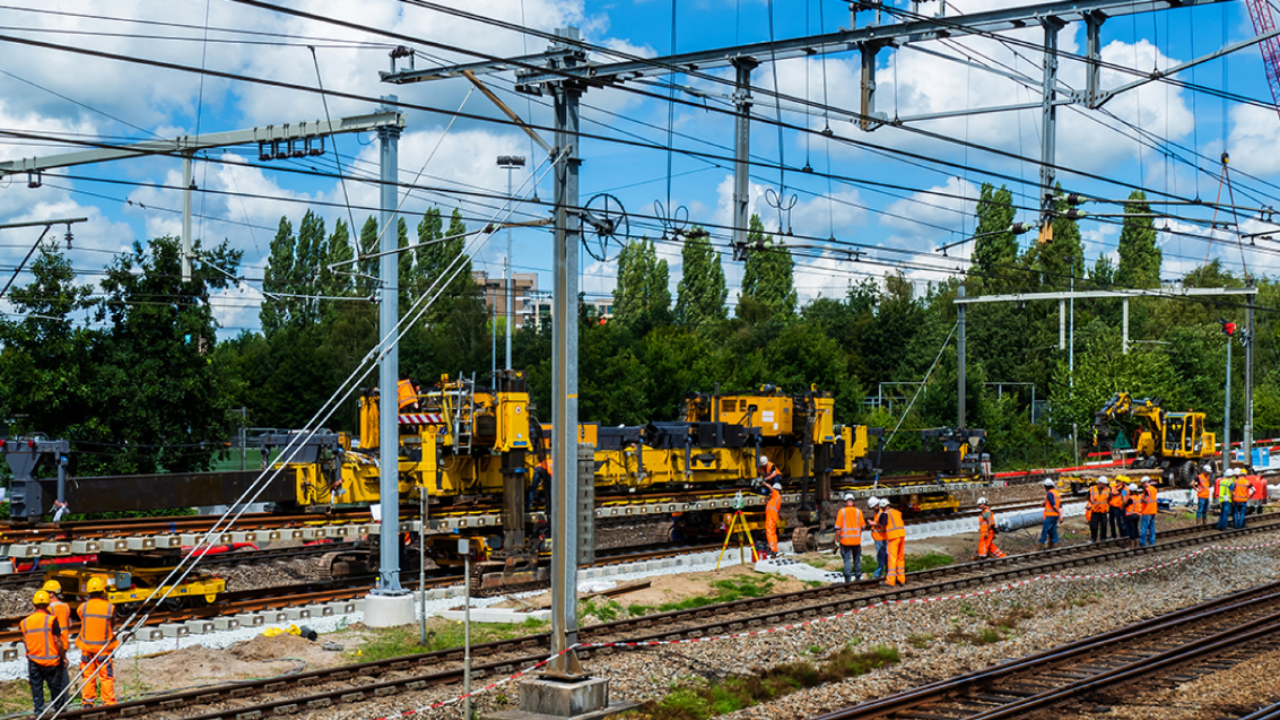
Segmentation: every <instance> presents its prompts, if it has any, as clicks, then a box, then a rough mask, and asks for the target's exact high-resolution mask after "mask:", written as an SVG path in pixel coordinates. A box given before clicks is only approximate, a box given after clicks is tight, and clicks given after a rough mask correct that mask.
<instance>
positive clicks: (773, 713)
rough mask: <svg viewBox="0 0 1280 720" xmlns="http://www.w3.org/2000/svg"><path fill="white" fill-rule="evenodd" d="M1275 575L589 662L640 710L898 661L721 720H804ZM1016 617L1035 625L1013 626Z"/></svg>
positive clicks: (1219, 567) (870, 617)
mask: <svg viewBox="0 0 1280 720" xmlns="http://www.w3.org/2000/svg"><path fill="white" fill-rule="evenodd" d="M1276 539H1280V533H1268V534H1259V535H1255V536H1251V537H1250V538H1249V539H1248V540H1247V541H1244V542H1247V543H1248V544H1255V543H1261V542H1267V541H1274V540H1276ZM1186 552H1187V551H1186V550H1170V551H1167V552H1164V553H1157V554H1154V555H1146V556H1142V557H1135V558H1126V559H1120V560H1115V561H1110V562H1105V563H1100V564H1098V565H1097V566H1094V567H1093V568H1090V569H1089V570H1088V571H1087V572H1090V573H1105V572H1117V571H1124V570H1133V569H1138V568H1142V567H1148V566H1151V565H1154V564H1157V563H1159V562H1164V561H1167V560H1171V559H1173V558H1176V557H1180V556H1181V555H1183V554H1186ZM1080 572H1086V571H1084V570H1082V571H1080ZM1278 574H1280V546H1277V547H1271V548H1265V549H1259V550H1243V551H1234V552H1231V551H1212V552H1209V553H1205V554H1203V555H1200V556H1198V557H1196V558H1193V559H1191V560H1189V561H1187V562H1184V563H1180V564H1178V565H1175V566H1172V567H1169V568H1164V569H1160V570H1156V571H1152V572H1149V573H1144V574H1142V575H1137V576H1132V577H1126V578H1111V579H1098V580H1083V581H1075V582H1051V581H1045V582H1039V583H1035V584H1032V585H1028V586H1024V587H1020V588H1017V589H1015V590H1012V591H1008V592H1002V593H998V594H994V595H989V596H984V597H980V598H972V599H966V600H956V601H945V602H940V603H931V604H929V605H900V606H895V607H892V608H876V609H873V610H870V611H867V612H864V613H859V614H857V615H854V616H852V617H847V618H842V619H840V620H836V621H831V622H826V623H822V624H819V625H816V626H811V627H807V628H801V629H797V630H794V631H791V632H785V633H776V634H771V635H765V636H759V637H751V638H739V639H734V640H724V641H717V642H712V643H705V644H687V645H670V646H660V647H656V648H653V649H646V650H639V651H629V652H616V653H613V654H611V655H601V656H597V657H595V658H593V659H591V660H589V661H588V662H587V663H586V667H587V670H588V671H589V672H591V673H593V674H596V675H600V676H605V677H608V678H610V680H611V684H610V694H611V696H612V697H615V698H624V699H627V700H634V701H644V700H649V699H656V698H661V697H663V696H665V695H666V693H667V692H668V691H669V690H670V689H671V687H672V686H673V685H675V684H678V683H680V682H688V681H691V680H695V679H697V678H702V679H706V680H714V679H720V678H723V677H726V676H728V675H730V674H734V673H743V672H745V671H748V670H750V669H751V668H754V667H763V666H768V665H775V664H778V663H782V662H789V661H794V660H800V659H806V660H811V661H814V660H820V659H821V658H822V657H823V656H825V655H826V654H828V653H830V652H832V651H834V650H837V649H839V648H841V647H843V646H844V645H846V644H850V645H854V646H859V647H870V646H874V645H888V646H893V647H896V648H898V649H899V651H900V653H901V657H902V661H901V662H900V663H898V664H897V665H895V666H891V667H889V668H886V669H884V670H879V671H875V672H872V673H869V674H867V675H864V676H862V677H858V678H853V679H849V680H846V681H843V682H839V683H833V684H829V685H826V686H823V687H819V688H816V689H813V690H810V691H807V692H803V693H796V694H793V695H789V696H786V697H783V698H780V699H778V700H775V701H773V702H770V703H767V704H764V705H758V706H755V707H752V708H747V709H745V710H741V711H739V712H736V713H733V714H730V715H725V716H722V717H724V718H730V719H733V720H738V719H741V718H760V719H765V718H780V717H786V718H802V717H807V716H809V715H812V714H815V713H819V712H823V711H828V710H834V709H837V708H839V707H844V706H847V705H850V704H854V703H857V702H860V701H863V700H867V699H871V698H876V697H882V696H884V695H888V694H891V693H894V692H898V691H900V690H902V689H904V688H907V687H912V686H915V685H920V684H923V683H927V682H931V681H934V680H938V679H942V678H946V677H951V676H954V675H957V674H961V673H966V672H972V671H974V670H978V669H980V668H983V667H986V666H989V665H992V664H995V663H999V662H1003V661H1005V660H1009V659H1012V658H1016V657H1021V656H1024V655H1028V654H1031V653H1035V652H1038V651H1041V650H1044V649H1046V648H1049V647H1052V646H1054V645H1058V644H1061V643H1064V642H1067V641H1070V640H1073V639H1076V638H1079V637H1082V636H1085V635H1092V634H1096V633H1100V632H1104V631H1106V630H1110V629H1113V628H1116V627H1120V626H1123V625H1127V624H1130V623H1133V622H1136V621H1138V620H1140V619H1144V618H1148V617H1153V616H1156V615H1160V614H1163V613H1166V612H1169V611H1172V610H1176V609H1178V608H1181V607H1186V606H1188V605H1193V604H1196V603H1199V602H1202V601H1204V600H1207V599H1209V598H1211V597H1215V596H1218V595H1222V594H1224V593H1228V592H1234V591H1237V590H1243V589H1246V588H1249V587H1252V586H1254V585H1257V584H1260V583H1263V582H1268V581H1272V580H1274V579H1275V578H1276V577H1277V575H1278ZM1018 615H1029V617H1016V616H1018ZM1011 616H1015V617H1016V619H1015V620H1013V621H1012V624H1013V625H1014V628H1013V629H1004V630H1002V629H998V628H995V627H994V623H993V621H996V620H1001V619H1007V618H1010V617H1011ZM991 629H997V631H998V632H1000V637H1001V639H1000V640H999V641H996V642H992V643H987V644H984V643H982V642H981V641H979V640H977V636H978V635H979V634H980V633H981V632H982V631H983V630H991ZM1270 677H1272V678H1274V677H1275V675H1274V674H1272V675H1271V676H1270ZM483 683H484V681H479V682H477V684H478V685H479V684H483ZM1270 687H1271V686H1268V688H1270ZM457 692H458V687H457V686H451V687H442V688H433V689H431V690H426V691H422V692H417V693H406V694H402V695H398V696H395V697H393V698H388V699H387V700H385V701H375V702H369V703H360V704H358V705H355V706H348V707H341V708H333V709H332V710H326V711H323V712H320V713H317V714H316V717H317V718H326V719H327V718H333V719H337V718H343V719H347V718H371V717H374V718H376V717H379V716H380V715H382V714H385V713H398V712H402V711H403V710H405V709H406V708H411V707H420V706H422V705H425V704H427V703H429V702H434V701H440V700H443V699H446V698H448V697H452V696H454V695H456V694H457ZM516 694H517V692H516V686H515V683H510V684H508V685H506V686H503V687H501V688H498V689H496V690H494V691H492V692H490V693H488V694H485V695H483V696H480V697H479V698H477V700H476V706H477V707H478V708H482V709H499V708H501V709H509V708H513V707H514V702H515V697H516ZM424 716H426V717H439V718H446V717H448V718H452V717H460V716H461V712H460V708H458V707H449V708H444V709H440V710H436V711H431V712H427V713H424ZM1116 717H1120V716H1116ZM1134 717H1135V718H1136V717H1148V716H1140V715H1135V716H1134ZM1150 717H1168V716H1157V715H1152V716H1150Z"/></svg>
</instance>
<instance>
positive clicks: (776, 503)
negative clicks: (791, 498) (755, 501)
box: [764, 488, 782, 515]
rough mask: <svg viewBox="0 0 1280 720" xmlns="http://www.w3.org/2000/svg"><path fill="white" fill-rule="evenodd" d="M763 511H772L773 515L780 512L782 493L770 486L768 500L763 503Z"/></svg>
mask: <svg viewBox="0 0 1280 720" xmlns="http://www.w3.org/2000/svg"><path fill="white" fill-rule="evenodd" d="M764 511H765V512H766V513H773V514H774V515H777V514H778V513H780V512H782V493H780V492H778V491H777V490H774V489H773V488H770V489H769V502H768V503H766V504H765V506H764Z"/></svg>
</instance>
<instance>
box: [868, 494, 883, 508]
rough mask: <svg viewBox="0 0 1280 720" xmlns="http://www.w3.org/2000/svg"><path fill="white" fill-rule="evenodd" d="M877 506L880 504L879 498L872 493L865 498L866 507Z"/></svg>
mask: <svg viewBox="0 0 1280 720" xmlns="http://www.w3.org/2000/svg"><path fill="white" fill-rule="evenodd" d="M879 506H880V498H878V497H876V496H875V495H872V496H871V497H869V498H867V507H879Z"/></svg>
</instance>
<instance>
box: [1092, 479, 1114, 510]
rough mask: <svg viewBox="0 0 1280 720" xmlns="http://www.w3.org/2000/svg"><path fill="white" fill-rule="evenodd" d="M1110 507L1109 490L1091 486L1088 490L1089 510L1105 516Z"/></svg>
mask: <svg viewBox="0 0 1280 720" xmlns="http://www.w3.org/2000/svg"><path fill="white" fill-rule="evenodd" d="M1110 506H1111V490H1110V489H1108V488H1107V487H1105V486H1104V487H1102V488H1099V487H1098V486H1096V485H1095V486H1093V487H1091V488H1089V509H1090V510H1092V511H1093V512H1096V513H1101V514H1103V515H1105V514H1106V513H1107V508H1109V507H1110Z"/></svg>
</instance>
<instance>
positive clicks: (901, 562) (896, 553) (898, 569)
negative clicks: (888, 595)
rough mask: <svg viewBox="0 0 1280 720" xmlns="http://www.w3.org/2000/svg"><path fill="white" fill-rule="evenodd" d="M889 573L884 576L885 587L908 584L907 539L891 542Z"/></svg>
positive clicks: (894, 539) (893, 539)
mask: <svg viewBox="0 0 1280 720" xmlns="http://www.w3.org/2000/svg"><path fill="white" fill-rule="evenodd" d="M888 550H889V572H888V574H887V575H885V576H884V584H885V585H906V584H907V539H906V538H892V539H890V540H889V547H888Z"/></svg>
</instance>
